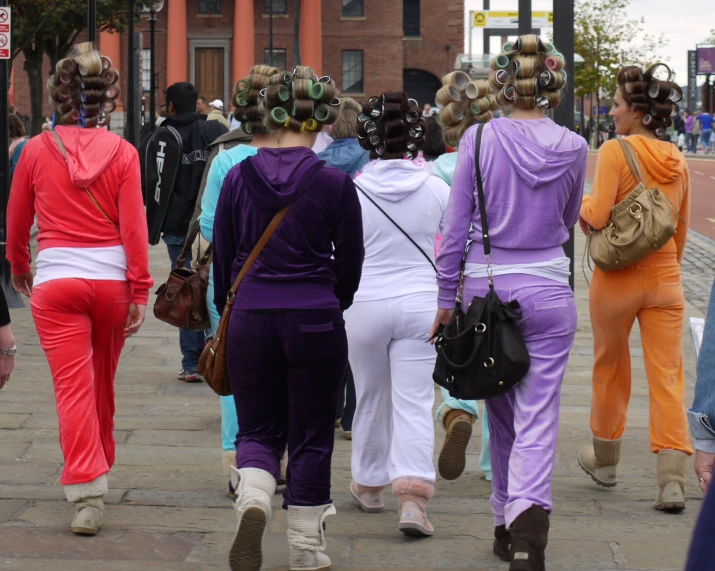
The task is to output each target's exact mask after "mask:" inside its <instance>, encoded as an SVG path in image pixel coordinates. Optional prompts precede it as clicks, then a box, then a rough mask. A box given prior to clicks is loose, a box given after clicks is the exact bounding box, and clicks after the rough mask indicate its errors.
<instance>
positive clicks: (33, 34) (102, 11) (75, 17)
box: [11, 0, 126, 135]
mask: <svg viewBox="0 0 715 571" xmlns="http://www.w3.org/2000/svg"><path fill="white" fill-rule="evenodd" d="M96 1H97V23H98V26H99V27H100V29H102V30H111V31H121V30H122V29H123V27H124V22H123V18H124V19H126V17H125V16H124V15H122V14H120V11H121V10H123V9H124V8H125V7H126V1H125V0H96ZM12 9H13V14H12V19H13V37H12V45H13V53H12V54H11V59H15V57H17V56H18V55H19V54H20V53H22V54H23V55H24V56H25V72H26V73H27V78H28V81H29V83H30V109H31V112H30V116H31V119H30V131H31V134H32V135H36V134H38V133H39V132H40V131H41V130H42V123H43V117H42V104H43V98H44V96H43V86H44V83H45V82H46V80H47V78H43V77H42V62H43V60H44V56H45V54H47V55H48V56H49V58H50V63H51V65H52V69H54V66H55V64H56V63H57V62H58V61H59V60H60V59H62V58H63V57H64V56H65V55H66V54H67V53H69V51H70V49H71V48H72V46H73V45H74V43H75V40H76V39H77V36H78V35H79V34H80V33H82V32H83V31H84V30H86V29H87V3H86V2H85V1H83V0H79V1H76V0H74V1H73V0H13V3H12Z"/></svg>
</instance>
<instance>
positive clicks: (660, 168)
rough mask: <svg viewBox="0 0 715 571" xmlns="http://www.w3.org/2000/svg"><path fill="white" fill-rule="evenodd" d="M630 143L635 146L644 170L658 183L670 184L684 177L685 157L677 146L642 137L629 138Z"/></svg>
mask: <svg viewBox="0 0 715 571" xmlns="http://www.w3.org/2000/svg"><path fill="white" fill-rule="evenodd" d="M628 142H629V143H630V144H631V145H633V148H634V149H635V151H636V155H638V160H639V161H640V162H641V164H642V166H643V168H645V170H647V171H648V172H649V173H650V175H651V176H652V177H653V178H654V179H655V180H656V182H659V183H669V182H673V181H674V180H675V179H677V178H678V177H681V176H683V172H684V171H685V168H686V162H685V156H684V155H683V153H681V152H680V151H679V150H678V147H677V146H676V145H674V144H672V143H670V142H667V141H659V140H657V139H649V138H647V137H643V136H641V135H633V136H631V137H628Z"/></svg>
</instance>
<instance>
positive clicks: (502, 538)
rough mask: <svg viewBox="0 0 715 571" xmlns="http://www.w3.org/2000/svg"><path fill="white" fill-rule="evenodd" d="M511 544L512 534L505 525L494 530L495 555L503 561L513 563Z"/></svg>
mask: <svg viewBox="0 0 715 571" xmlns="http://www.w3.org/2000/svg"><path fill="white" fill-rule="evenodd" d="M510 543H511V533H509V531H507V529H506V526H505V525H498V526H496V527H495V528H494V555H496V556H497V557H498V558H499V559H501V560H502V561H506V562H507V563H509V561H511V552H510V551H509V544H510Z"/></svg>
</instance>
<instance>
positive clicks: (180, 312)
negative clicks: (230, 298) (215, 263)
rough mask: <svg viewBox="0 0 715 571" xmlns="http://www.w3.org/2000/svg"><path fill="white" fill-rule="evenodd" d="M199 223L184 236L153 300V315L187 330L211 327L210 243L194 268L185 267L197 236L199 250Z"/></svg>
mask: <svg viewBox="0 0 715 571" xmlns="http://www.w3.org/2000/svg"><path fill="white" fill-rule="evenodd" d="M199 227H200V225H199V221H196V222H195V223H194V225H193V227H192V228H191V232H189V235H188V236H187V238H186V244H184V249H183V251H182V252H181V255H180V256H179V259H178V260H177V262H176V268H174V269H173V270H171V273H170V274H169V279H168V280H166V283H165V284H163V285H162V286H161V287H160V288H159V289H158V290H157V291H156V302H155V303H154V315H155V316H156V318H157V319H158V320H159V321H163V322H164V323H168V324H169V325H173V326H174V327H178V328H179V329H188V330H190V331H203V330H204V329H208V328H209V327H211V323H210V321H209V312H208V307H207V305H206V290H207V289H208V285H209V272H210V271H211V250H212V245H211V244H209V246H208V248H206V251H205V252H204V254H203V256H201V257H200V258H199V261H198V263H197V264H196V268H195V269H192V268H187V267H186V258H187V256H188V255H189V252H191V248H192V247H193V245H194V242H195V241H196V238H197V236H198V237H199V252H200V250H201V238H200V233H199Z"/></svg>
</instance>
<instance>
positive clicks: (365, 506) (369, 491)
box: [350, 480, 385, 513]
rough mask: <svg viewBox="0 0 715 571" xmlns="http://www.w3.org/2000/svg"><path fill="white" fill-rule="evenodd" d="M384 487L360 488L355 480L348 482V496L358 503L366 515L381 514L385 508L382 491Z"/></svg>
mask: <svg viewBox="0 0 715 571" xmlns="http://www.w3.org/2000/svg"><path fill="white" fill-rule="evenodd" d="M384 489H385V486H362V485H360V484H358V483H357V482H356V481H355V480H353V481H352V482H350V494H351V495H352V497H353V498H355V501H356V502H357V503H358V506H359V507H360V509H361V510H362V511H364V512H367V513H377V512H381V511H382V509H383V508H384V507H385V503H384V501H383V499H382V490H384Z"/></svg>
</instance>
